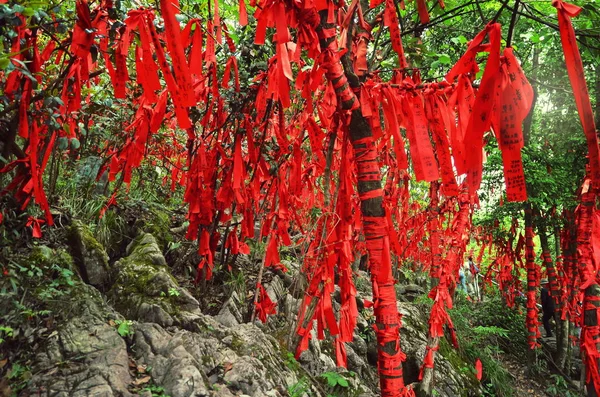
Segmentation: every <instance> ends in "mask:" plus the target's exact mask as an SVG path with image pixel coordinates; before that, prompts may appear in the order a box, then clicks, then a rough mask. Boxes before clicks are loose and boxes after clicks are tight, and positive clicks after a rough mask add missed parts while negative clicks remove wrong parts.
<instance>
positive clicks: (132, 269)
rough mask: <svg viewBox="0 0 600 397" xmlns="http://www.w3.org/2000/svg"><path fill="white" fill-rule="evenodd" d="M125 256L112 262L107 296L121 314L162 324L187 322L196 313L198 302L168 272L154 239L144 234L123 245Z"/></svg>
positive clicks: (166, 325)
mask: <svg viewBox="0 0 600 397" xmlns="http://www.w3.org/2000/svg"><path fill="white" fill-rule="evenodd" d="M127 254H128V256H127V257H125V258H123V259H121V260H119V261H118V262H116V263H115V265H114V268H115V271H116V276H115V282H114V284H113V286H112V288H111V290H110V291H109V297H110V298H111V299H112V300H113V301H114V302H115V307H116V308H117V310H119V312H120V313H121V314H123V315H124V316H125V317H127V318H129V319H132V320H137V321H141V322H154V323H157V324H160V325H162V326H164V327H168V326H171V325H174V324H179V325H183V324H187V323H189V322H190V321H193V318H194V317H195V316H197V315H198V314H200V308H199V304H198V301H197V300H196V299H195V298H194V297H193V296H192V295H191V294H190V293H189V292H188V291H187V290H186V289H185V288H181V287H180V286H179V284H178V283H177V281H176V280H175V278H174V277H173V276H171V274H170V273H169V272H168V268H167V267H166V266H165V265H166V261H165V258H164V256H163V255H162V252H161V250H160V248H159V247H158V243H157V242H156V239H155V238H154V237H153V236H152V235H151V234H148V233H145V234H142V235H141V236H138V238H136V239H135V240H134V241H133V242H132V243H131V244H129V246H128V247H127Z"/></svg>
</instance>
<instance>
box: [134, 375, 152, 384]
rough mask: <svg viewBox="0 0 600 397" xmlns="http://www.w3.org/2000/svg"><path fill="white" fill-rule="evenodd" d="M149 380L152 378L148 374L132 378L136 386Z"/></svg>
mask: <svg viewBox="0 0 600 397" xmlns="http://www.w3.org/2000/svg"><path fill="white" fill-rule="evenodd" d="M151 380H152V378H151V377H150V376H143V377H141V378H138V379H136V380H134V381H133V384H134V385H136V386H140V385H144V384H146V383H148V382H150V381H151Z"/></svg>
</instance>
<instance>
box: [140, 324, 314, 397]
mask: <svg viewBox="0 0 600 397" xmlns="http://www.w3.org/2000/svg"><path fill="white" fill-rule="evenodd" d="M196 325H197V330H196V332H190V331H186V330H176V331H174V332H168V331H166V330H165V329H164V328H162V327H161V326H159V325H157V324H148V323H144V324H138V325H137V326H136V328H135V335H134V337H133V342H134V344H133V346H134V348H133V353H134V354H135V356H136V359H137V362H138V363H144V364H146V365H149V366H151V367H152V378H153V381H154V382H155V383H156V384H160V385H161V386H162V387H163V388H164V389H165V393H166V394H169V395H170V396H172V397H180V396H186V397H187V396H190V395H195V396H236V395H237V396H239V395H248V396H251V397H259V396H261V397H262V396H274V397H279V396H284V395H287V394H286V390H287V388H288V387H290V386H292V385H294V384H296V383H297V382H298V381H299V374H298V373H297V372H296V371H294V370H292V369H290V368H289V367H288V366H286V362H285V361H284V359H283V358H282V356H281V354H280V353H279V346H278V345H277V342H276V341H275V340H274V339H273V338H271V337H269V336H267V335H265V334H264V333H263V332H262V331H261V330H260V329H258V328H257V327H255V326H254V325H251V324H242V325H239V326H237V327H235V328H227V327H224V326H222V325H221V324H219V323H218V322H216V321H215V320H213V319H212V318H210V317H208V316H203V315H200V316H198V318H197V323H196ZM315 395H318V394H315Z"/></svg>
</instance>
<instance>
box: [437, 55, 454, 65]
mask: <svg viewBox="0 0 600 397" xmlns="http://www.w3.org/2000/svg"><path fill="white" fill-rule="evenodd" d="M438 61H439V62H440V63H441V64H442V65H450V64H451V63H452V59H450V56H449V55H447V54H438Z"/></svg>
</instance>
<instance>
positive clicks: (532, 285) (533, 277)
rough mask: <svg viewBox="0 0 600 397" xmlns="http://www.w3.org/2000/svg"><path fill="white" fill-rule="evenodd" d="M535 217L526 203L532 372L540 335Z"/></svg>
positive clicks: (528, 305)
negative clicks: (534, 248) (534, 235)
mask: <svg viewBox="0 0 600 397" xmlns="http://www.w3.org/2000/svg"><path fill="white" fill-rule="evenodd" d="M532 229H533V215H532V210H531V203H530V202H529V201H526V202H525V261H526V267H527V317H526V319H525V321H526V325H527V342H528V345H529V349H528V351H527V366H528V369H529V370H531V369H532V368H534V364H535V361H536V346H537V344H538V342H537V337H538V334H539V324H538V320H537V319H538V309H537V299H536V297H537V288H536V284H537V280H538V274H537V272H536V268H535V262H534V260H535V258H534V253H533V230H532Z"/></svg>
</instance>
